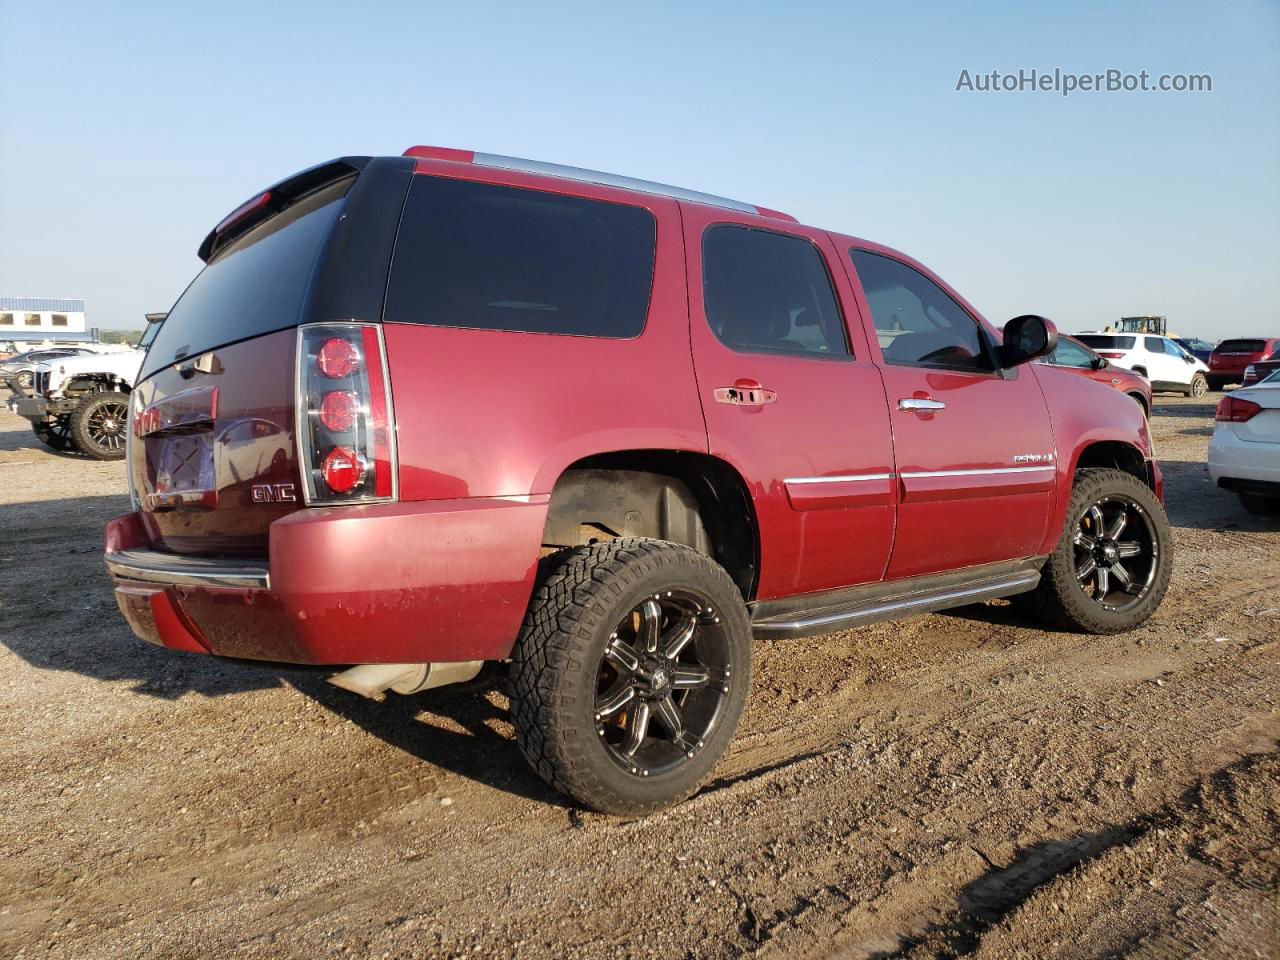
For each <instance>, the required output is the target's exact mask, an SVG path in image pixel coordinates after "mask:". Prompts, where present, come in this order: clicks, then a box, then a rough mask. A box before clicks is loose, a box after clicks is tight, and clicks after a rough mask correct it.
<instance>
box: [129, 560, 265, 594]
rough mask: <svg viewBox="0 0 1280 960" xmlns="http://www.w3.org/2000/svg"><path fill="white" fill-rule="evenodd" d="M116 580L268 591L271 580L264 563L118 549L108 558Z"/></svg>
mask: <svg viewBox="0 0 1280 960" xmlns="http://www.w3.org/2000/svg"><path fill="white" fill-rule="evenodd" d="M105 560H106V564H107V571H108V572H109V573H110V574H111V575H112V576H113V577H115V578H116V579H117V580H125V581H129V582H133V583H138V584H148V583H154V584H158V585H162V586H179V587H247V588H249V589H252V590H267V589H270V587H271V577H270V574H269V573H268V570H267V565H266V564H265V563H253V562H246V561H238V562H237V561H228V560H209V559H206V558H204V557H190V556H185V555H183V554H178V553H163V552H161V551H159V550H118V551H115V552H113V553H108V554H107V555H106V557H105Z"/></svg>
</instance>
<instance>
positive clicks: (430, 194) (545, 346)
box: [106, 147, 1172, 814]
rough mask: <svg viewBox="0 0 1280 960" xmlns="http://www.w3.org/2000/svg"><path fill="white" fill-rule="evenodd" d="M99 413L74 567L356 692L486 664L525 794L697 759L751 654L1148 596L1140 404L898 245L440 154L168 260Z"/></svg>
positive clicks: (616, 800)
mask: <svg viewBox="0 0 1280 960" xmlns="http://www.w3.org/2000/svg"><path fill="white" fill-rule="evenodd" d="M200 256H201V257H202V259H204V260H205V261H206V266H205V267H204V269H203V270H202V271H201V272H200V274H199V275H198V276H197V277H196V278H195V280H193V281H192V283H191V285H190V286H189V287H188V288H187V290H186V291H185V292H184V293H183V294H182V296H181V297H180V298H179V300H178V302H177V303H176V304H175V305H174V306H173V309H172V310H171V311H170V312H169V314H168V318H167V319H166V320H165V322H164V324H163V326H162V327H161V328H160V331H159V333H158V334H157V335H156V337H155V339H154V341H153V342H152V344H151V347H150V350H149V352H148V354H147V358H146V360H145V362H144V364H143V369H142V371H141V373H140V376H139V379H138V382H137V384H136V386H135V387H134V389H133V392H132V394H131V397H130V401H131V413H130V416H131V431H130V437H129V450H128V460H127V463H128V475H129V482H130V488H131V492H132V496H133V501H134V512H132V513H130V514H128V515H127V516H124V517H120V518H118V519H116V520H114V521H112V522H111V524H110V526H109V528H108V530H107V543H106V551H107V552H106V561H107V566H108V568H109V570H110V572H111V575H112V577H113V579H114V583H115V592H116V598H117V600H118V602H119V606H120V609H121V611H122V612H123V613H124V615H125V617H126V618H127V619H128V621H129V623H130V625H131V626H132V628H133V630H134V631H135V632H136V633H137V634H138V635H139V636H141V637H143V638H144V639H147V640H150V641H152V642H154V643H158V644H162V645H164V646H166V647H170V648H172V649H175V650H182V651H187V652H189V653H196V654H214V655H217V656H223V657H239V658H249V659H257V660H274V661H282V662H289V663H300V664H330V665H334V666H335V667H340V668H342V669H341V672H338V673H337V674H336V676H334V678H333V680H334V682H335V683H337V684H338V685H340V686H343V687H346V688H347V689H350V690H353V691H356V692H358V693H362V694H365V695H369V696H380V695H381V694H382V693H383V692H385V691H387V690H393V691H396V692H400V693H413V692H416V691H418V690H422V689H425V688H428V687H432V686H437V685H439V684H442V683H448V682H453V681H457V680H465V679H468V678H470V677H472V676H474V675H475V674H476V672H477V671H478V670H479V669H480V667H481V665H482V663H483V662H484V661H509V663H510V667H509V669H510V675H511V690H512V699H511V708H512V715H513V721H514V725H515V728H516V733H517V738H518V740H519V743H520V746H521V749H522V750H523V751H524V753H525V755H526V757H527V758H528V759H529V761H530V763H531V764H532V765H533V766H534V768H535V769H536V770H537V771H538V773H539V774H541V775H542V776H543V777H545V778H546V779H547V780H548V781H549V782H550V783H552V784H554V785H555V786H556V787H558V788H560V789H561V790H563V791H565V792H566V793H568V794H570V795H572V796H573V797H574V798H576V799H577V800H578V801H579V802H581V803H583V804H587V805H590V806H593V807H596V808H598V809H601V810H606V811H614V812H625V813H631V814H635V813H644V812H647V811H651V810H655V809H658V808H661V807H663V806H665V805H667V804H670V803H672V802H674V801H676V800H677V799H679V798H681V797H684V796H687V795H688V794H690V793H691V792H692V791H693V790H695V789H696V788H697V787H698V785H699V784H700V783H702V782H703V780H705V778H706V777H707V776H708V775H709V774H710V773H711V771H712V768H713V767H714V765H715V764H716V762H717V760H718V759H719V757H720V756H721V755H722V754H723V753H724V751H725V749H726V748H727V746H728V744H729V742H730V740H731V738H732V737H733V734H734V730H735V728H736V726H737V723H738V719H739V716H740V714H741V712H742V709H743V705H744V703H745V701H746V697H747V692H748V690H749V688H750V677H751V660H752V639H753V637H777V638H794V639H795V641H796V642H795V646H794V647H793V650H794V653H795V655H797V656H802V655H803V653H804V650H805V644H804V642H803V640H802V639H801V638H803V637H806V636H810V635H814V634H819V633H824V632H829V631H834V630H841V629H845V628H849V627H854V626H858V625H861V624H867V623H873V622H876V621H879V620H885V619H889V618H893V617H902V616H908V615H911V614H917V613H922V612H925V611H930V610H939V609H943V608H946V607H954V606H959V605H962V604H969V603H975V602H979V601H983V600H987V599H991V598H995V597H1006V596H1013V595H1021V596H1023V597H1024V598H1026V600H1027V604H1028V607H1029V609H1031V610H1033V611H1035V612H1037V613H1038V614H1039V615H1041V616H1042V617H1044V618H1045V619H1046V620H1047V621H1048V622H1050V623H1052V624H1055V625H1058V626H1061V627H1066V628H1070V629H1076V630H1086V631H1092V632H1096V633H1111V632H1115V631H1120V630H1126V629H1129V628H1131V627H1133V626H1135V625H1137V624H1139V623H1141V622H1143V621H1144V620H1146V619H1147V618H1148V617H1150V616H1151V615H1152V613H1153V612H1154V611H1155V609H1156V607H1157V606H1158V604H1159V603H1160V600H1161V598H1162V597H1163V595H1164V593H1165V590H1166V587H1167V585H1168V583H1169V576H1170V556H1171V554H1170V551H1171V547H1172V543H1171V540H1170V535H1169V530H1168V526H1167V522H1166V520H1165V515H1164V510H1163V509H1162V507H1161V486H1162V482H1161V474H1160V469H1159V467H1158V465H1157V464H1156V462H1155V460H1154V459H1153V457H1152V451H1151V440H1150V437H1149V435H1148V432H1147V424H1146V420H1145V418H1144V417H1143V413H1142V410H1141V409H1140V408H1139V406H1138V405H1137V404H1135V403H1134V402H1133V401H1132V400H1130V399H1129V398H1128V397H1127V396H1125V395H1124V394H1123V393H1121V392H1119V391H1117V390H1114V389H1112V387H1111V386H1109V385H1106V384H1102V383H1096V382H1093V381H1092V380H1090V379H1088V378H1087V377H1081V376H1079V375H1077V373H1076V372H1074V371H1071V370H1067V369H1057V368H1054V367H1052V366H1037V365H1035V364H1032V363H1029V362H1028V361H1031V360H1034V359H1036V358H1038V357H1042V356H1046V355H1048V354H1051V353H1052V352H1053V350H1054V348H1055V345H1056V343H1057V340H1056V334H1055V332H1054V330H1053V325H1052V324H1051V323H1049V322H1048V321H1046V320H1044V319H1042V318H1040V317H1035V316H1023V317H1018V318H1016V319H1014V320H1011V321H1010V322H1009V323H1008V324H1006V325H1005V327H1004V330H1003V332H1001V331H998V330H996V329H995V328H994V327H992V326H991V325H990V324H989V323H988V322H987V321H986V320H985V319H984V318H983V317H982V316H981V314H979V313H978V312H977V311H976V310H975V309H974V308H973V307H972V306H971V305H970V304H969V303H968V302H967V301H966V300H964V298H962V297H961V296H960V295H959V294H958V293H956V291H955V290H953V289H952V288H951V287H949V286H947V284H946V283H944V282H943V281H942V280H940V279H939V278H938V277H936V276H935V275H933V274H932V273H930V271H929V270H928V269H926V268H925V267H923V266H922V265H921V264H919V263H917V262H916V261H915V260H912V259H911V258H910V257H908V256H906V255H905V254H902V253H899V252H897V251H895V250H891V249H889V248H887V247H884V246H880V245H879V244H875V243H871V242H869V241H866V240H860V239H857V238H855V237H851V236H846V235H843V234H839V233H833V232H829V231H825V230H820V229H816V228H813V227H807V226H803V225H801V224H799V223H797V222H796V221H795V220H794V219H793V218H791V217H789V216H787V215H785V214H781V213H778V212H776V211H773V210H769V209H766V208H763V207H758V206H755V205H752V204H747V203H741V202H738V201H734V200H726V199H723V198H720V197H714V196H710V195H707V194H702V193H695V192H692V191H688V190H681V189H676V188H672V187H665V186H661V185H658V184H653V183H647V182H644V181H638V180H631V179H628V178H624V177H617V176H612V175H609V174H602V173H595V172H591V171H584V170H576V169H573V168H567V167H558V166H553V165H549V164H542V163H534V162H530V161H524V160H514V159H511V158H506V157H494V156H484V155H479V154H472V153H470V152H466V151H458V150H444V149H440V148H431V147H414V148H412V149H410V150H409V151H408V152H407V153H406V155H405V156H404V157H378V158H368V157H357V158H344V159H341V160H336V161H333V162H330V163H326V164H322V165H320V166H318V167H315V168H313V169H310V170H307V171H305V172H303V173H301V174H298V175H297V176H294V177H291V178H289V179H288V180H285V181H283V182H281V183H279V184H277V185H276V186H274V187H272V188H271V189H269V190H266V191H264V192H263V193H261V194H259V195H257V196H255V197H253V198H252V199H250V200H249V201H248V202H247V203H245V204H243V205H242V206H241V207H239V208H238V209H237V210H235V211H234V212H233V213H232V214H231V215H230V216H228V217H227V218H226V219H225V220H223V221H222V223H220V224H219V225H218V226H217V228H216V229H214V230H213V231H212V232H211V233H210V234H209V236H208V237H206V238H205V240H204V243H203V244H202V245H201V247H200Z"/></svg>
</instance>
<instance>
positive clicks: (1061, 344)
mask: <svg viewBox="0 0 1280 960" xmlns="http://www.w3.org/2000/svg"><path fill="white" fill-rule="evenodd" d="M1036 363H1040V364H1045V365H1047V366H1052V367H1060V368H1062V369H1064V370H1073V371H1075V372H1076V373H1078V374H1080V375H1081V376H1085V377H1088V378H1089V379H1090V380H1096V381H1097V382H1098V383H1105V384H1107V385H1108V386H1111V387H1114V388H1115V389H1117V390H1119V391H1120V392H1121V393H1123V394H1125V395H1126V396H1128V397H1129V398H1130V399H1132V400H1133V401H1134V402H1135V403H1137V404H1138V406H1140V407H1141V408H1142V413H1143V415H1144V416H1150V415H1151V381H1150V380H1148V379H1147V378H1146V377H1144V376H1142V375H1141V374H1138V373H1134V372H1133V371H1132V370H1126V369H1125V368H1124V367H1117V366H1115V365H1114V364H1113V363H1112V362H1111V361H1110V360H1108V359H1107V358H1106V357H1101V356H1099V355H1098V354H1097V353H1095V352H1094V351H1093V350H1091V349H1089V348H1088V347H1086V346H1085V345H1084V344H1083V343H1081V342H1080V341H1079V340H1077V339H1075V338H1074V337H1063V336H1059V337H1058V346H1057V349H1055V350H1054V351H1053V353H1051V354H1049V355H1048V356H1046V357H1041V358H1040V359H1039V360H1037V361H1036Z"/></svg>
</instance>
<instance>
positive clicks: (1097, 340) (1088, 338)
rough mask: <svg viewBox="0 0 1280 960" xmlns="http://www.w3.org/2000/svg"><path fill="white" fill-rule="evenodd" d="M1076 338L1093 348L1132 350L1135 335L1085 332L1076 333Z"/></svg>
mask: <svg viewBox="0 0 1280 960" xmlns="http://www.w3.org/2000/svg"><path fill="white" fill-rule="evenodd" d="M1076 339H1077V340H1079V341H1080V342H1081V343H1083V344H1084V345H1085V346H1089V347H1093V349H1095V350H1132V349H1133V345H1134V343H1135V342H1136V338H1135V337H1109V336H1102V335H1098V334H1093V335H1090V334H1087V333H1081V334H1077V335H1076Z"/></svg>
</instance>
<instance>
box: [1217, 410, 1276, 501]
mask: <svg viewBox="0 0 1280 960" xmlns="http://www.w3.org/2000/svg"><path fill="white" fill-rule="evenodd" d="M1209 476H1210V477H1212V478H1213V481H1214V483H1216V484H1217V485H1218V486H1220V487H1226V488H1228V489H1232V490H1238V489H1241V482H1242V481H1243V482H1247V483H1248V484H1255V485H1256V484H1275V485H1280V443H1266V442H1263V441H1258V440H1243V439H1241V438H1240V437H1238V436H1236V433H1235V430H1233V429H1231V425H1230V424H1225V423H1220V424H1217V428H1216V429H1215V430H1214V431H1213V437H1212V439H1210V441H1209Z"/></svg>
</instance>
